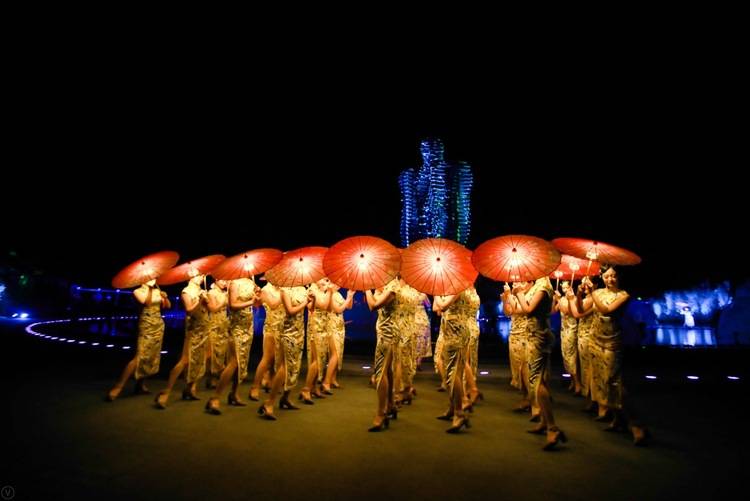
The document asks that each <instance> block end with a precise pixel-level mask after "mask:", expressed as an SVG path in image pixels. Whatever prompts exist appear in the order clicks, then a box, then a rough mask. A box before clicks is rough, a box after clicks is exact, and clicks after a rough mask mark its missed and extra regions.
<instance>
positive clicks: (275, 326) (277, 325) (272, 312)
mask: <svg viewBox="0 0 750 501" xmlns="http://www.w3.org/2000/svg"><path fill="white" fill-rule="evenodd" d="M266 288H272V289H276V286H275V285H273V284H271V283H270V282H269V283H267V284H266V285H264V286H263V290H265V289H266ZM263 309H264V310H266V319H265V321H264V322H263V340H264V341H265V339H266V336H271V338H272V339H273V340H274V346H275V343H278V340H279V334H280V333H281V329H282V328H283V326H284V317H286V310H285V309H284V305H283V304H281V303H279V304H278V305H277V306H276V308H271V306H269V305H268V304H267V303H263Z"/></svg>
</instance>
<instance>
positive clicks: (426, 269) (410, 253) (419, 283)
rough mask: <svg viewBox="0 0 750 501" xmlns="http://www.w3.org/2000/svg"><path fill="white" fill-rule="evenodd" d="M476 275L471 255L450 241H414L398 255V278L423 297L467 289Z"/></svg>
mask: <svg viewBox="0 0 750 501" xmlns="http://www.w3.org/2000/svg"><path fill="white" fill-rule="evenodd" d="M477 275H479V273H477V270H475V269H474V266H472V264H471V251H470V250H469V249H467V248H466V247H464V246H463V245H461V244H459V243H456V242H454V241H452V240H445V239H443V238H426V239H424V240H418V241H416V242H414V243H413V244H411V245H410V246H409V247H407V248H406V249H404V252H403V253H402V254H401V277H402V278H403V279H404V281H405V282H406V283H407V284H409V285H411V286H412V287H414V288H415V289H417V290H418V291H420V292H424V293H425V294H430V295H433V296H445V295H451V294H458V293H459V292H461V291H463V290H465V289H468V288H469V287H471V286H472V285H473V284H474V280H476V279H477Z"/></svg>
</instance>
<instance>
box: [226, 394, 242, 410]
mask: <svg viewBox="0 0 750 501" xmlns="http://www.w3.org/2000/svg"><path fill="white" fill-rule="evenodd" d="M227 403H228V404H229V405H234V406H235V407H245V406H246V405H247V404H246V403H245V402H243V401H242V400H240V399H239V398H237V395H234V394H233V393H230V394H229V395H227Z"/></svg>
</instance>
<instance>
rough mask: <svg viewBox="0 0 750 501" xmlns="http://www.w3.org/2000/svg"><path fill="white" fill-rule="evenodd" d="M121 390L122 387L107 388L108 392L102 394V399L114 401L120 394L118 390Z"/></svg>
mask: <svg viewBox="0 0 750 501" xmlns="http://www.w3.org/2000/svg"><path fill="white" fill-rule="evenodd" d="M121 391H122V389H116V388H112V389H111V390H109V392H108V393H107V394H106V395H105V396H104V400H105V401H106V402H114V401H115V400H116V399H117V397H119V396H120V392H121Z"/></svg>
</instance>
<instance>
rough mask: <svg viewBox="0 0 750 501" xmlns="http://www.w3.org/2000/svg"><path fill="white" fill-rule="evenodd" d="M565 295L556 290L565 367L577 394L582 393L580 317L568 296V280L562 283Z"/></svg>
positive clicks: (569, 287) (572, 388)
mask: <svg viewBox="0 0 750 501" xmlns="http://www.w3.org/2000/svg"><path fill="white" fill-rule="evenodd" d="M561 288H562V293H563V294H564V295H563V296H561V297H559V296H560V293H559V292H555V297H558V299H557V310H558V311H559V312H560V351H561V353H562V360H563V367H564V369H565V372H567V373H568V374H570V387H569V388H568V390H571V391H574V392H575V394H576V395H580V394H581V379H580V376H579V370H578V319H577V318H576V317H575V315H573V312H572V311H571V307H570V301H568V298H567V296H566V294H567V292H568V291H569V290H570V291H572V287H571V285H570V283H569V282H568V281H567V280H566V281H563V283H562V284H561Z"/></svg>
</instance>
